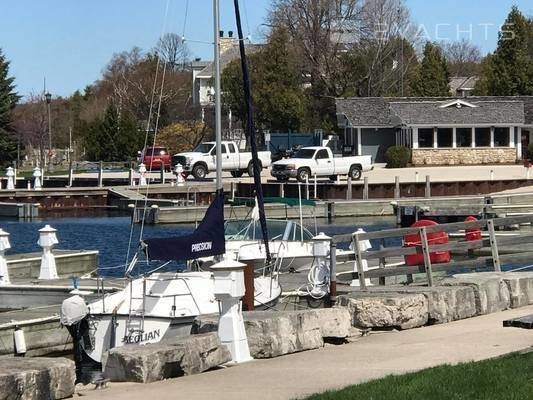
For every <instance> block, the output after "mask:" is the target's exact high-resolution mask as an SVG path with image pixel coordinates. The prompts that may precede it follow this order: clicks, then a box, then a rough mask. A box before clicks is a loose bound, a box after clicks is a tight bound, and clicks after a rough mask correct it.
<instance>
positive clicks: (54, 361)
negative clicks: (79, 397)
mask: <svg viewBox="0 0 533 400" xmlns="http://www.w3.org/2000/svg"><path fill="white" fill-rule="evenodd" d="M75 381H76V368H75V365H74V362H73V361H72V360H68V359H66V358H18V357H15V358H2V360H1V361H0V399H1V400H11V399H13V400H15V399H17V400H20V399H22V400H26V399H28V400H30V399H31V400H39V399H43V400H49V399H64V398H67V397H71V396H72V395H73V394H74V387H75Z"/></svg>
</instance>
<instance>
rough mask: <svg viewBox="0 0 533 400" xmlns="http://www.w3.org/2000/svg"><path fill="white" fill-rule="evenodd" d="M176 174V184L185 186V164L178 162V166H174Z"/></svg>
mask: <svg viewBox="0 0 533 400" xmlns="http://www.w3.org/2000/svg"><path fill="white" fill-rule="evenodd" d="M174 174H175V175H176V185H177V186H183V184H184V183H185V179H183V166H182V165H181V164H180V163H177V164H176V168H174Z"/></svg>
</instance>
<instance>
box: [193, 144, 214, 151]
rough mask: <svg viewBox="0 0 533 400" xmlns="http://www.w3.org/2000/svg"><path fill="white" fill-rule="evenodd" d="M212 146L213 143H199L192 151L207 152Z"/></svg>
mask: <svg viewBox="0 0 533 400" xmlns="http://www.w3.org/2000/svg"><path fill="white" fill-rule="evenodd" d="M212 147H213V143H200V144H199V145H198V146H196V148H195V149H194V150H193V151H195V152H198V153H209V150H211V148H212Z"/></svg>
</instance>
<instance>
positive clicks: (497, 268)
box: [487, 219, 502, 272]
mask: <svg viewBox="0 0 533 400" xmlns="http://www.w3.org/2000/svg"><path fill="white" fill-rule="evenodd" d="M487 229H488V231H489V239H490V250H491V251H492V262H493V264H494V271H496V272H501V270H502V268H501V265H500V255H499V253H498V243H497V242H496V232H495V230H494V220H492V219H488V220H487Z"/></svg>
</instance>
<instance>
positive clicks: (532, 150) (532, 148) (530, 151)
mask: <svg viewBox="0 0 533 400" xmlns="http://www.w3.org/2000/svg"><path fill="white" fill-rule="evenodd" d="M526 158H527V159H528V160H533V143H530V144H529V145H528V146H527V152H526Z"/></svg>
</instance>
